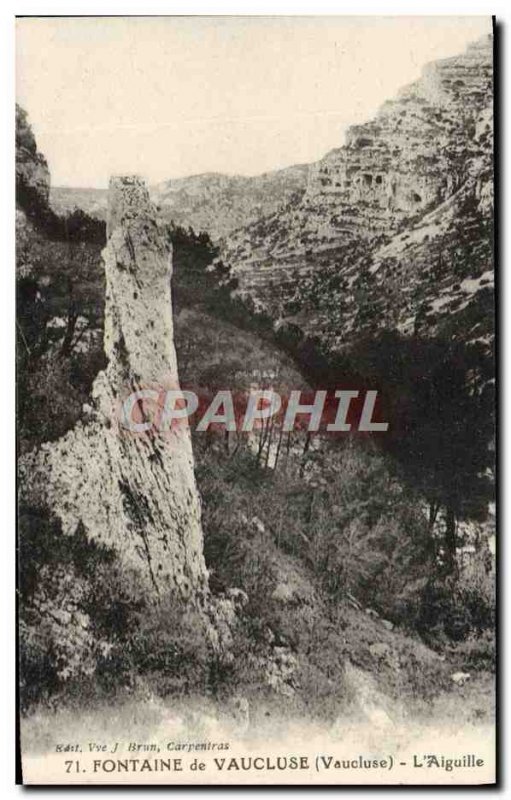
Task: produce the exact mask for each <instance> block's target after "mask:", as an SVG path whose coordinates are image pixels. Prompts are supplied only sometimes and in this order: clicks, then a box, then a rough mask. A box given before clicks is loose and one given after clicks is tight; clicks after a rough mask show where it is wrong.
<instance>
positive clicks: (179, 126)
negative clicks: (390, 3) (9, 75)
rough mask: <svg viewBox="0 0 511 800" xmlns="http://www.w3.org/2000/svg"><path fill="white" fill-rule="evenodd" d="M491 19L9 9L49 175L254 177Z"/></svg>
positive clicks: (19, 86) (317, 144)
mask: <svg viewBox="0 0 511 800" xmlns="http://www.w3.org/2000/svg"><path fill="white" fill-rule="evenodd" d="M490 31H491V20H490V17H138V18H129V17H121V18H107V17H103V18H94V17H92V18H81V19H80V18H55V17H54V18H28V19H27V18H25V19H18V20H17V33H16V41H17V44H16V71H17V72H16V94H17V101H18V102H19V103H20V104H21V105H22V106H23V107H24V108H25V110H26V111H27V112H28V115H29V120H30V123H31V125H32V128H33V130H34V133H35V136H36V139H37V144H38V148H39V150H40V151H41V152H42V153H43V154H44V155H45V157H46V159H47V161H48V164H49V167H50V172H51V179H52V184H53V185H54V186H76V187H96V188H102V187H106V186H107V185H108V179H109V176H110V175H111V174H118V173H122V172H126V173H138V174H140V175H142V176H144V177H145V178H146V179H147V180H148V181H149V182H150V183H156V182H158V181H163V180H168V179H169V178H178V177H183V176H186V175H194V174H199V173H202V172H225V173H229V174H242V175H256V174H260V173H262V172H265V171H268V170H273V169H278V168H280V167H285V166H289V165H291V164H298V163H310V162H312V161H316V160H318V159H319V158H321V157H322V156H323V155H324V154H325V153H326V152H327V151H328V150H331V149H332V148H334V147H340V146H341V145H342V144H343V136H344V132H345V130H346V128H347V127H348V126H349V125H350V124H356V123H361V122H364V121H366V120H368V119H370V118H371V117H372V116H373V115H374V113H375V112H376V110H377V109H378V107H379V106H380V105H381V104H382V103H383V102H384V101H385V100H387V99H389V98H391V97H392V96H393V95H395V94H396V92H397V91H398V89H399V88H400V87H401V86H403V85H406V84H407V83H410V82H411V81H413V80H415V79H417V78H418V77H419V76H420V72H421V69H422V67H423V65H424V64H425V63H427V62H428V61H432V60H435V59H439V58H444V57H448V56H451V55H456V54H457V53H460V52H462V51H463V50H464V49H465V47H466V45H467V44H468V43H469V42H471V41H474V40H475V39H477V38H479V37H480V36H482V35H484V34H485V33H489V32H490Z"/></svg>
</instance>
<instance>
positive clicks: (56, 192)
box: [51, 164, 309, 239]
mask: <svg viewBox="0 0 511 800" xmlns="http://www.w3.org/2000/svg"><path fill="white" fill-rule="evenodd" d="M308 169H309V168H308V165H305V164H304V165H298V166H293V167H287V168H286V169H281V170H276V171H274V172H267V173H264V174H263V175H257V176H255V177H244V176H241V175H222V174H219V173H214V172H208V173H205V174H203V175H192V176H190V177H187V178H178V179H176V180H168V181H163V182H162V183H158V184H156V185H155V186H153V187H151V189H150V192H151V199H152V200H153V202H154V203H156V204H157V205H158V207H159V209H160V213H161V216H162V217H163V218H164V219H166V220H168V221H171V220H172V221H173V222H174V223H175V224H176V225H183V226H185V227H188V226H189V225H191V226H192V228H193V229H194V230H196V231H207V232H208V233H209V235H210V236H211V237H212V238H213V239H220V238H221V237H223V236H226V235H228V234H229V233H231V232H232V231H233V230H234V229H235V228H239V227H240V226H244V225H248V224H250V223H251V222H252V221H253V220H255V219H258V218H259V217H262V216H265V215H267V214H272V213H274V212H276V211H277V210H278V209H279V208H281V207H282V206H283V205H286V204H287V203H289V202H290V201H291V200H295V201H296V200H298V199H299V198H300V197H301V195H302V194H303V192H304V190H305V186H306V182H307V173H308ZM106 200H107V192H106V190H103V189H74V188H65V187H61V188H59V187H56V188H52V190H51V204H52V206H53V207H54V208H55V210H56V211H58V212H59V213H65V212H68V211H72V210H73V208H80V209H82V210H83V211H86V212H87V213H88V214H91V215H92V216H96V217H98V218H100V219H104V218H105V213H106Z"/></svg>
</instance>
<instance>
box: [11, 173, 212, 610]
mask: <svg viewBox="0 0 511 800" xmlns="http://www.w3.org/2000/svg"><path fill="white" fill-rule="evenodd" d="M108 237H109V238H108V243H107V246H106V248H105V249H104V251H103V259H104V264H105V273H106V287H107V289H106V306H105V337H104V347H105V353H106V356H107V359H108V366H107V368H106V369H105V370H104V371H103V372H101V373H100V374H99V375H98V376H97V378H96V380H95V382H94V386H93V405H92V407H90V408H88V409H86V414H85V417H84V419H83V420H82V421H81V422H79V423H78V424H77V425H76V426H75V428H74V429H72V430H71V431H69V432H68V433H67V434H66V435H65V436H64V437H62V438H61V439H60V440H58V441H56V442H54V443H48V444H45V445H43V446H42V447H41V448H39V449H38V450H36V451H34V452H32V453H31V454H29V455H28V456H26V457H25V458H24V459H23V460H22V463H21V475H20V493H21V502H22V503H25V504H27V505H30V506H32V507H33V506H40V507H45V508H47V509H48V510H49V511H50V512H51V514H52V515H53V516H54V517H56V518H57V519H58V520H59V521H60V523H61V526H62V532H63V535H64V536H72V535H73V534H74V533H75V532H76V531H77V530H78V529H80V530H81V531H83V532H85V534H86V536H87V538H88V540H89V541H91V542H96V543H97V544H98V545H102V546H106V547H107V548H109V549H110V550H112V551H114V552H115V554H116V557H117V560H118V562H119V564H120V566H121V569H122V570H123V572H124V574H125V576H129V577H130V579H131V581H132V582H133V583H134V584H135V585H136V586H137V591H138V592H139V593H140V595H141V596H143V598H144V599H145V600H149V601H152V600H153V601H157V600H158V598H159V597H162V596H165V595H169V594H172V595H175V596H176V597H178V598H179V599H182V600H183V601H191V602H192V603H194V604H197V603H198V604H199V605H200V599H201V597H204V596H205V594H206V593H207V572H206V568H205V563H204V558H203V552H202V531H201V522H200V503H199V496H198V493H197V489H196V485H195V479H194V473H193V456H192V448H191V441H190V435H189V431H188V429H187V428H186V427H183V426H181V427H179V428H178V429H177V430H175V431H174V430H173V431H171V432H169V433H161V434H154V433H139V434H134V433H131V432H129V431H123V430H122V428H121V427H120V426H119V425H118V423H117V418H116V409H117V407H118V404H119V402H120V401H123V400H124V399H125V398H126V397H128V395H129V394H130V392H133V391H136V390H137V389H139V388H147V387H149V386H151V387H156V386H157V387H169V386H172V387H174V388H176V387H177V386H178V373H177V364H176V354H175V349H174V343H173V326H172V313H171V296H170V274H171V254H170V252H169V248H168V244H167V242H166V240H165V238H164V237H163V235H162V234H161V232H160V229H159V227H158V223H157V221H156V216H155V213H154V209H153V207H152V205H151V203H150V201H149V196H148V193H147V190H146V188H145V187H144V185H143V183H142V182H141V181H140V180H139V179H138V178H136V177H124V178H113V179H112V181H111V184H110V190H109V215H108Z"/></svg>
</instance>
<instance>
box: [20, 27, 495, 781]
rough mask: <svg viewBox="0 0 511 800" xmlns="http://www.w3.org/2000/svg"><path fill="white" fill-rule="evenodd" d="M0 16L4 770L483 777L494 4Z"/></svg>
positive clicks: (44, 776) (107, 776) (488, 734)
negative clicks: (6, 100)
mask: <svg viewBox="0 0 511 800" xmlns="http://www.w3.org/2000/svg"><path fill="white" fill-rule="evenodd" d="M16 40H17V41H16V71H17V75H16V99H17V104H16V245H17V265H16V268H17V322H16V338H17V347H16V357H17V436H18V465H17V469H18V531H17V543H18V566H17V582H18V617H17V619H18V623H17V624H18V640H19V648H18V692H19V741H20V752H21V756H20V775H21V778H20V780H22V781H23V783H25V784H32V785H37V784H39V785H41V784H43V785H44V784H54V785H74V784H82V785H83V784H85V785H90V784H103V785H104V784H113V785H115V784H124V785H128V784H142V785H153V784H166V785H189V784H196V785H214V784H224V785H227V784H235V785H261V786H263V785H278V784H281V785H292V784H295V785H305V786H306V785H309V786H321V785H328V784H334V785H340V786H343V785H366V786H382V785H388V784H390V785H405V786H406V785H408V786H414V785H448V786H460V785H488V784H492V783H494V782H495V780H496V745H495V739H496V728H495V670H496V645H495V602H496V601H495V580H496V508H495V423H496V420H495V409H496V400H495V397H496V386H495V357H494V346H495V296H494V266H495V265H494V88H493V87H494V47H495V44H494V40H495V31H494V21H493V20H492V18H491V17H476V16H472V17H448V16H445V17H434V16H433V17H421V16H415V17H348V16H322V17H319V16H318V17H315V16H308V17H307V16H282V17H279V16H274V17H272V16H263V17H243V16H239V17H236V16H234V17H228V16H225V17H223V16H216V17H215V16H213V17H186V16H185V17H177V16H168V17H154V16H153V17H143V16H142V17H129V16H126V17H122V16H121V17H94V16H93V17H41V18H38V17H23V18H18V20H17V25H16Z"/></svg>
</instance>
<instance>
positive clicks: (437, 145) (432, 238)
mask: <svg viewBox="0 0 511 800" xmlns="http://www.w3.org/2000/svg"><path fill="white" fill-rule="evenodd" d="M492 102H493V99H492V40H491V37H486V38H484V39H482V40H480V41H478V42H476V43H474V44H472V45H471V46H469V48H468V49H467V51H466V52H465V53H463V54H461V55H459V56H456V57H453V58H448V59H445V60H442V61H438V62H434V63H432V64H430V65H428V66H427V67H426V68H425V69H424V71H423V75H422V77H421V78H420V80H419V81H417V82H415V83H413V84H411V85H410V86H407V87H405V88H404V89H403V90H402V91H401V92H400V94H399V95H398V97H396V98H395V99H394V100H391V101H389V102H387V103H385V104H384V105H383V107H382V108H381V109H380V111H379V113H378V114H377V116H376V118H375V119H374V120H371V121H370V122H368V123H366V124H363V125H357V126H354V127H352V128H351V129H350V130H349V131H348V133H347V136H346V143H345V145H344V146H343V147H341V148H339V149H336V150H333V151H331V152H330V153H328V154H327V155H326V156H325V157H324V158H323V159H322V160H321V161H320V162H318V164H317V165H315V166H313V167H312V168H311V171H310V173H309V179H308V185H307V189H306V191H305V193H304V195H303V197H302V199H301V200H300V201H298V202H293V203H290V204H289V205H288V207H287V208H286V209H285V210H283V211H281V212H277V213H275V214H273V215H269V216H266V217H264V218H262V219H260V220H258V221H257V222H255V223H253V224H251V225H249V226H247V227H245V228H241V229H239V230H237V231H235V232H234V233H233V234H232V235H231V236H230V237H228V239H227V241H226V243H225V245H224V247H223V252H222V254H221V255H222V258H223V260H224V261H225V262H227V263H229V264H230V265H231V267H232V269H233V270H234V272H235V274H236V276H237V277H238V279H239V281H240V289H241V291H242V293H244V294H250V295H252V296H255V297H256V298H257V299H258V300H259V303H260V305H261V306H263V307H265V308H267V309H269V310H270V312H271V314H272V316H274V317H277V318H278V317H284V318H286V317H287V318H289V317H292V318H294V320H293V321H295V322H297V323H298V324H299V325H300V326H301V327H303V328H305V329H306V330H307V331H309V332H314V333H315V334H318V333H320V334H323V336H325V337H327V338H328V340H329V341H330V343H332V344H340V343H343V344H346V343H347V342H348V341H349V340H350V338H352V337H353V336H360V334H361V333H363V332H364V331H365V330H371V329H372V328H375V327H376V328H378V329H381V328H386V327H388V328H396V327H397V328H398V329H399V330H402V331H406V332H407V333H409V332H412V331H413V330H414V329H415V328H416V327H417V326H418V325H421V326H422V328H423V329H430V330H432V331H434V332H438V330H439V329H441V328H442V327H443V326H444V324H445V325H449V324H450V320H449V317H450V314H451V312H453V311H455V312H456V313H457V314H464V316H465V317H467V320H466V321H464V322H463V324H460V325H458V326H457V327H458V328H459V335H462V336H464V337H466V336H469V335H470V336H472V335H473V336H474V337H475V338H477V337H478V336H486V335H487V334H488V328H491V323H490V325H486V326H485V323H484V319H483V317H484V316H485V314H487V312H488V306H491V303H492V300H491V288H490V287H491V285H492V270H493V263H492V230H491V224H492V222H491V218H492V126H493V121H492ZM474 305H475V306H478V308H474ZM480 305H481V306H482V308H479V306H480ZM446 312H449V313H446ZM467 326H468V328H469V329H470V330H468V329H467ZM477 326H482V328H481V330H478V329H477ZM452 327H456V326H452ZM472 329H473V330H472ZM483 329H484V330H483Z"/></svg>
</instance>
